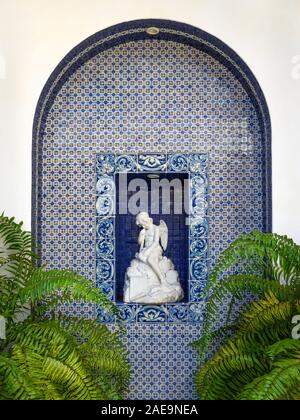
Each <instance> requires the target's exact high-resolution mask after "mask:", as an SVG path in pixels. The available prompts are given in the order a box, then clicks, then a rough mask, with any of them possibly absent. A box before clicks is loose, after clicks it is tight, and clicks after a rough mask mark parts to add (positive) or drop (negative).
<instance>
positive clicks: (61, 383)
mask: <svg viewBox="0 0 300 420" xmlns="http://www.w3.org/2000/svg"><path fill="white" fill-rule="evenodd" d="M0 293H1V295H0V323H1V324H2V330H3V331H2V337H0V399H51V400H52V399H54V400H57V399H58V400H59V399H96V400H98V399H99V400H107V399H121V398H122V397H123V396H124V393H125V392H126V391H127V389H128V383H129V376H130V369H129V365H128V361H127V354H126V350H125V348H124V347H123V345H122V344H121V341H120V329H116V331H115V332H114V333H112V332H110V331H109V330H108V329H107V327H106V326H105V325H101V324H99V323H97V322H96V321H93V320H88V319H85V318H72V317H67V316H65V315H64V311H63V310H62V309H61V308H62V305H68V304H71V303H74V302H89V303H93V304H97V305H101V306H102V307H103V308H105V309H106V310H107V311H112V312H113V313H114V314H116V313H117V312H116V307H115V305H113V304H112V302H110V301H109V300H108V299H107V298H106V297H105V296H104V295H103V294H102V293H101V292H99V290H98V289H96V288H95V287H94V286H93V285H92V284H91V283H90V282H89V281H87V280H85V279H84V278H83V277H82V276H80V275H78V274H76V273H74V272H70V271H67V270H49V271H46V270H45V267H38V257H37V255H36V254H35V253H34V252H32V238H31V235H30V233H28V232H26V231H24V230H23V229H22V223H19V224H18V223H16V222H15V221H14V219H13V218H12V219H10V218H7V217H5V216H4V215H1V216H0ZM4 324H5V325H4ZM4 332H5V334H4Z"/></svg>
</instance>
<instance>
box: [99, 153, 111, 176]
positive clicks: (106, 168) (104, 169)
mask: <svg viewBox="0 0 300 420" xmlns="http://www.w3.org/2000/svg"><path fill="white" fill-rule="evenodd" d="M96 170H97V173H98V174H112V173H113V172H114V170H115V156H114V155H113V154H111V153H107V154H98V155H97V159H96Z"/></svg>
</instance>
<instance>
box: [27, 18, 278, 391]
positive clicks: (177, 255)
mask: <svg viewBox="0 0 300 420" xmlns="http://www.w3.org/2000/svg"><path fill="white" fill-rule="evenodd" d="M149 27H157V28H158V29H159V31H158V32H156V33H149V31H147V28H149ZM142 154H144V155H148V154H149V155H150V154H156V155H158V156H162V155H164V156H166V161H167V159H169V158H170V157H171V156H178V155H182V156H189V157H190V156H194V157H197V156H198V158H197V159H198V160H197V159H196V161H197V162H198V163H199V161H200V162H204V161H205V162H208V163H207V168H206V170H207V178H206V180H207V187H205V188H207V190H206V192H205V195H203V197H205V199H204V200H202V201H201V203H202V204H201V206H202V207H203V203H206V204H208V205H207V207H205V209H206V210H205V211H206V212H207V213H205V218H204V219H203V223H202V224H199V225H197V227H196V228H195V229H194V230H193V235H191V231H189V233H188V231H187V230H186V229H187V228H186V229H185V228H184V227H183V219H180V220H178V221H176V222H175V221H174V219H172V220H171V219H170V220H169V222H168V224H169V225H170V226H173V225H174V229H173V228H171V233H172V235H173V236H172V239H171V242H172V243H173V244H179V243H181V244H182V248H180V252H179V245H178V247H177V248H176V247H175V248H174V254H172V252H173V251H172V250H171V249H170V250H169V252H170V253H171V254H170V256H172V258H173V259H174V260H176V264H177V266H178V267H179V270H181V272H182V277H183V278H185V271H184V270H187V268H186V267H187V265H186V259H187V254H188V253H191V249H192V246H191V242H190V241H191V240H193V241H194V243H195V244H198V245H199V246H200V243H201V244H203V239H205V242H204V245H205V246H207V252H206V251H205V254H203V255H201V254H197V255H196V254H193V256H192V258H191V256H189V266H188V267H189V272H191V274H190V275H191V277H190V278H189V281H190V288H189V289H187V288H188V286H187V283H184V287H185V291H186V292H187V293H186V300H185V301H184V302H182V303H181V304H178V305H177V304H176V305H173V306H172V307H171V306H170V307H168V306H167V305H165V306H164V305H162V306H161V307H155V308H154V307H150V308H140V307H139V306H138V305H123V304H122V305H120V307H121V308H120V310H121V311H122V316H123V318H124V319H125V320H126V321H127V324H126V328H127V345H128V349H129V355H130V360H131V361H132V363H133V368H134V371H135V378H134V382H133V384H132V386H131V395H130V397H132V398H138V399H190V398H192V397H193V396H194V394H193V392H194V388H193V383H192V381H193V379H192V378H193V371H194V370H195V365H196V357H195V353H193V351H192V349H190V348H187V346H186V344H187V343H188V342H191V341H192V340H193V339H196V338H198V337H199V336H200V333H201V325H202V320H203V311H204V309H205V300H204V299H203V295H202V288H203V284H204V283H205V278H206V276H207V274H208V272H209V270H210V269H211V267H212V266H213V264H214V262H215V260H216V258H217V257H218V255H219V254H220V252H221V251H222V250H223V249H224V248H226V247H227V245H228V244H229V243H230V242H232V241H233V240H234V239H235V238H236V237H237V236H238V235H239V234H241V233H243V232H250V231H252V230H254V229H258V230H262V231H270V230H271V227H272V217H271V215H272V208H271V129H270V120H269V113H268V108H267V105H266V102H265V99H264V95H263V93H262V91H261V88H260V86H259V84H258V82H257V80H256V79H255V77H254V75H253V74H252V72H251V70H250V69H249V68H248V66H247V65H246V64H245V63H244V62H243V60H242V59H241V58H240V57H239V56H238V55H237V54H236V53H235V52H234V51H232V50H231V49H230V48H229V47H228V46H227V45H225V44H224V43H223V42H222V41H220V40H218V39H217V38H215V37H213V36H212V35H209V34H207V33H206V32H204V31H201V30H200V29H197V28H194V27H191V26H189V25H186V24H183V23H178V22H172V21H167V20H152V19H151V20H140V21H133V22H126V23H123V24H120V25H116V26H114V27H111V28H108V29H106V30H104V31H100V32H99V33H97V34H94V35H93V36H91V37H90V38H88V39H86V40H85V41H83V42H82V43H81V44H79V45H78V46H77V47H75V48H74V49H73V50H72V51H71V52H69V53H68V54H67V55H66V57H65V58H64V59H63V60H62V61H61V63H60V64H59V65H58V66H57V68H56V69H55V70H54V72H53V73H52V75H51V76H50V78H49V80H48V82H47V83H46V85H45V88H44V89H43V92H42V94H41V97H40V99H39V103H38V106H37V110H36V115H35V122H34V131H33V177H32V178H33V198H32V203H33V206H32V214H33V218H32V227H33V232H34V235H35V237H36V240H37V243H38V246H39V249H40V255H41V263H42V264H48V267H49V268H65V267H67V268H72V269H74V270H76V271H77V272H79V273H81V274H83V275H84V276H85V277H86V278H88V279H89V280H90V281H92V282H96V284H97V285H99V288H101V287H103V288H104V290H106V292H107V294H108V296H109V297H110V298H111V299H113V300H114V301H116V302H117V303H118V304H120V302H121V292H122V287H123V286H122V278H123V273H124V269H125V266H126V264H128V260H129V258H131V256H132V254H133V253H134V252H135V250H136V244H135V245H134V247H132V248H131V241H133V236H134V235H135V233H134V221H133V219H134V218H131V216H130V217H127V218H126V217H124V218H123V216H117V219H116V220H115V219H114V217H110V215H109V214H105V211H106V210H105V209H104V207H105V206H106V205H107V204H109V203H110V202H111V200H110V198H105V199H104V200H102V198H100V194H99V191H97V187H96V182H95V177H96V178H97V176H100V175H101V173H100V175H99V171H98V169H99V165H98V164H97V156H100V155H101V156H114V157H116V156H118V155H127V156H131V155H142ZM206 157H207V160H206ZM109 159H110V158H109ZM111 159H112V158H111ZM109 162H110V161H109ZM109 162H108V166H107V167H106V169H107V168H109V165H110V163H109ZM98 163H99V162H98ZM97 165H98V166H97ZM113 165H115V161H114V163H113ZM97 168H98V169H97ZM108 170H109V171H110V169H108ZM97 171H98V172H97ZM119 172H121V171H119ZM130 172H132V171H131V170H129V171H128V173H130ZM146 172H147V173H146ZM157 172H158V171H154V170H153V169H151V168H148V170H147V171H145V173H142V174H139V176H141V177H143V178H144V179H145V180H147V179H148V178H147V175H149V174H153V173H157ZM166 172H168V171H166ZM169 172H170V171H169ZM173 172H174V173H176V174H178V173H179V174H180V175H179V177H181V178H183V177H184V176H186V175H184V174H186V173H188V171H180V170H178V168H177V169H174V170H173ZM95 173H96V175H95ZM116 173H118V171H115V167H114V168H113V169H112V170H111V173H109V176H114V175H115V174H116ZM134 173H135V172H134ZM193 173H194V172H193ZM195 173H197V172H195ZM97 174H98V175H97ZM111 174H113V175H111ZM129 176H130V175H129ZM167 176H169V177H171V178H172V177H174V175H167ZM117 178H118V176H117ZM117 181H118V180H117ZM108 197H111V196H110V195H108ZM97 200H98V201H97ZM101 200H102V201H101ZM205 200H207V201H205ZM104 204H105V206H104ZM202 207H201V208H202ZM102 211H104V213H103V214H102V213H101V212H102ZM159 217H161V215H153V218H154V219H155V221H156V222H157V221H158V219H159ZM177 222H178V227H177V228H176V224H177ZM129 232H133V233H132V237H130V234H129ZM179 232H180V234H179ZM109 235H111V236H109ZM124 236H125V237H126V241H128V242H126V245H124V248H125V247H126V249H125V250H123V251H122V246H123V245H121V243H120V241H121V240H123V238H124ZM102 237H104V238H105V240H106V244H109V246H107V247H106V248H101V246H100V245H99V246H100V251H99V249H98V248H97V246H98V245H97V244H99V241H100V238H102ZM191 238H192V239H191ZM188 241H189V242H188ZM187 243H188V245H186V244H187ZM198 245H197V246H196V248H197V247H198ZM198 248H199V247H198ZM103 249H104V250H103ZM101 252H102V253H101ZM103 252H104V253H106V254H105V256H104V257H103ZM197 252H198V251H197ZM199 255H201V257H200V258H199ZM99 273H100V274H99ZM191 291H193V293H194V295H193V296H194V301H192V300H191ZM223 304H224V305H226V304H227V302H223ZM81 310H82V308H81V307H80V308H79V307H78V306H75V305H74V306H72V305H71V307H70V308H68V311H69V312H71V313H72V311H73V312H74V313H77V312H78V311H81ZM84 310H85V316H86V317H89V318H97V319H98V320H99V322H108V323H112V322H113V319H112V318H109V317H108V318H106V316H105V314H104V313H103V312H102V311H101V310H100V309H99V308H96V307H95V306H93V305H89V306H87V305H86V306H85V308H84ZM183 346H184V347H185V348H186V351H185V352H182V347H183ZM154 347H155V348H157V349H158V350H157V351H153V349H154ZM162 361H163V362H164V363H161V362H162ZM145 366H147V368H148V369H149V371H150V373H149V374H147V375H145V374H144V371H145ZM174 366H176V369H175V368H174ZM149 382H152V383H155V386H151V387H149V386H148V384H149Z"/></svg>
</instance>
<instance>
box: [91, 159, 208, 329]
mask: <svg viewBox="0 0 300 420" xmlns="http://www.w3.org/2000/svg"><path fill="white" fill-rule="evenodd" d="M207 169H208V155H207V154H205V153H197V154H195V153H193V154H180V153H175V154H158V153H151V154H149V153H148V154H144V153H140V154H137V155H134V154H111V153H108V154H103V153H102V154H97V155H96V188H95V189H96V205H95V207H96V210H95V213H96V285H97V286H98V287H99V289H100V290H102V291H103V292H104V293H105V294H106V295H107V296H108V297H109V299H111V300H113V301H115V283H116V279H115V263H116V261H115V241H116V238H115V220H116V219H115V218H116V213H115V205H116V191H115V174H117V173H121V172H131V173H153V172H166V173H169V172H172V173H174V172H178V173H180V172H181V173H183V172H184V173H188V175H189V195H190V216H187V217H189V222H190V223H189V278H188V285H189V302H188V303H180V302H179V303H175V304H165V305H141V304H125V303H118V304H117V305H118V307H119V310H120V314H121V317H122V319H123V320H124V321H125V322H152V323H162V322H173V323H174V322H175V323H182V322H199V321H200V320H201V319H200V318H201V316H202V315H201V314H202V312H203V305H204V302H203V289H204V286H205V283H206V279H207V265H208V226H209V224H208V177H207ZM98 319H99V321H100V322H113V321H114V319H113V316H112V315H110V314H107V313H106V312H105V311H104V310H103V309H102V308H99V309H98Z"/></svg>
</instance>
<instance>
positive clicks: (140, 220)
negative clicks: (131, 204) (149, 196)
mask: <svg viewBox="0 0 300 420" xmlns="http://www.w3.org/2000/svg"><path fill="white" fill-rule="evenodd" d="M152 223H153V219H151V217H149V214H148V213H147V212H146V211H141V212H140V213H139V214H138V215H137V216H136V224H137V225H138V226H140V227H142V228H144V229H149V227H150V226H151V225H152Z"/></svg>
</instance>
